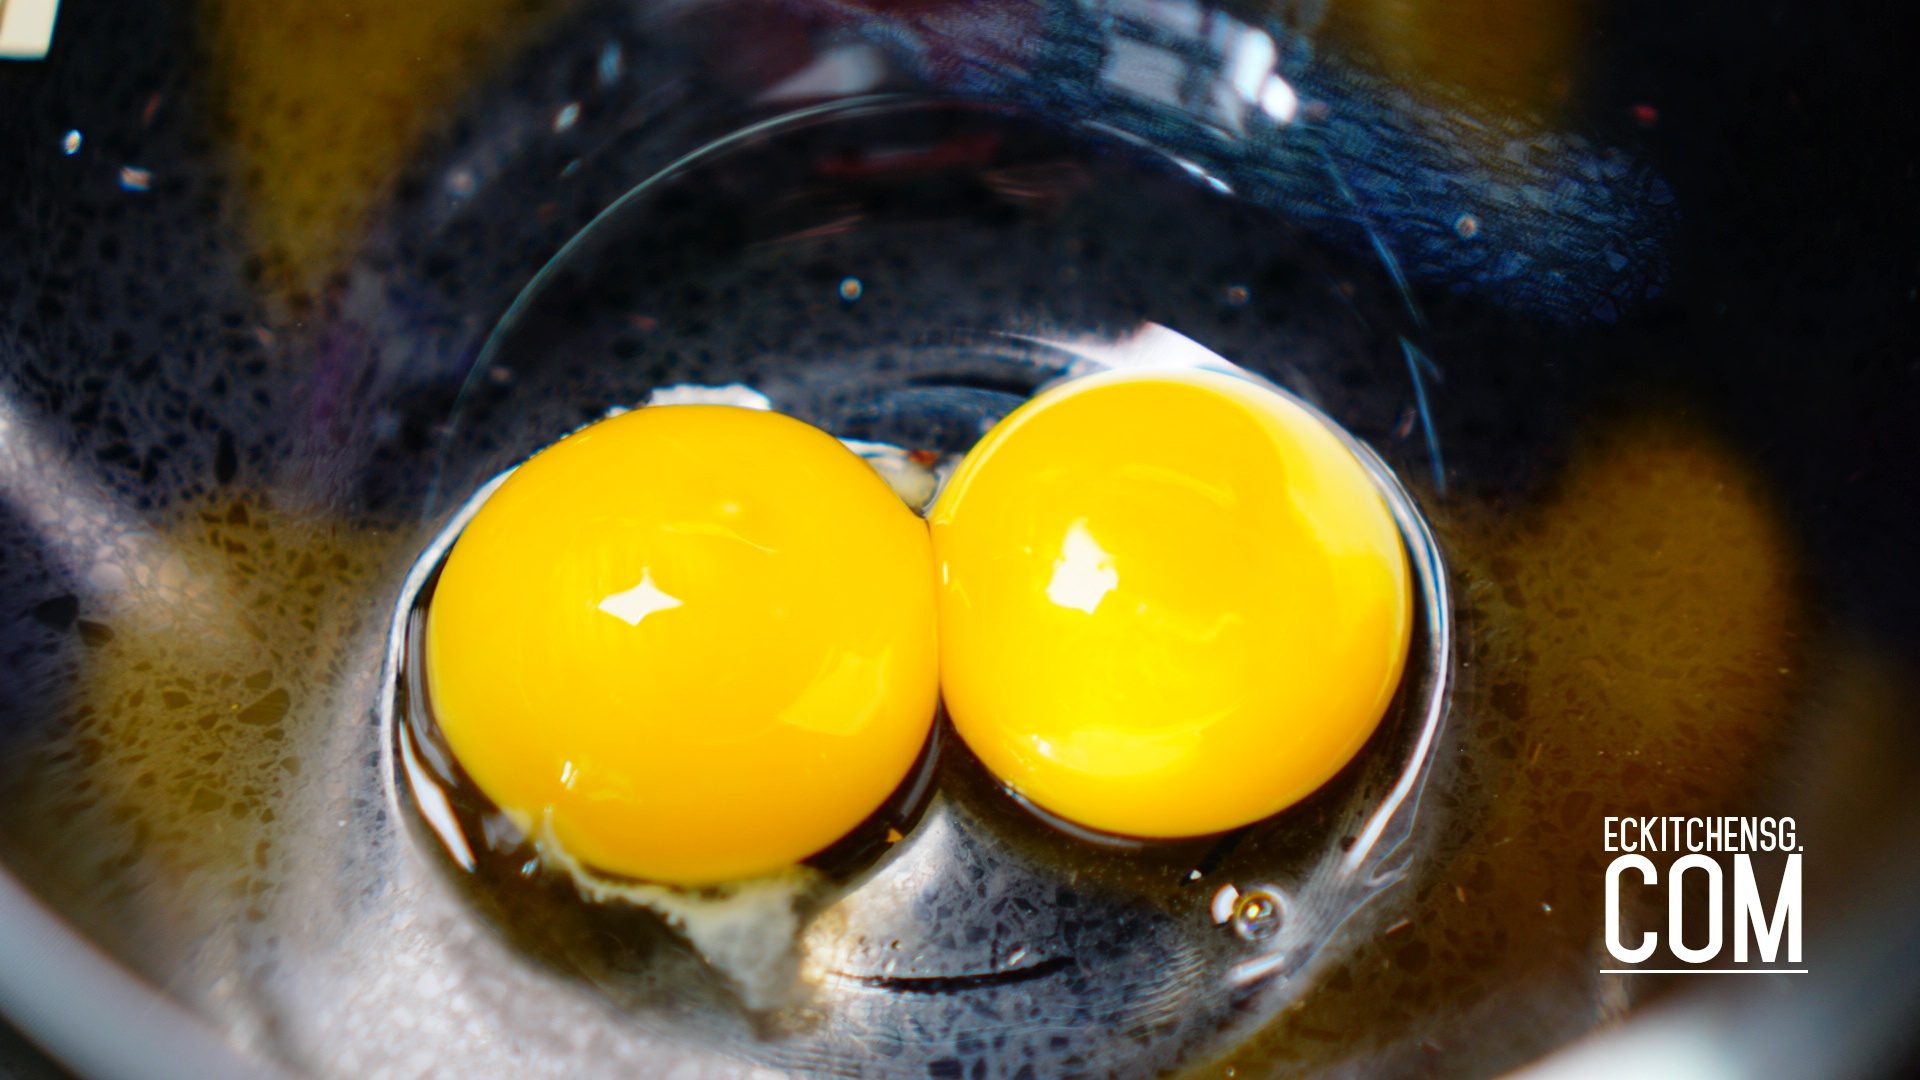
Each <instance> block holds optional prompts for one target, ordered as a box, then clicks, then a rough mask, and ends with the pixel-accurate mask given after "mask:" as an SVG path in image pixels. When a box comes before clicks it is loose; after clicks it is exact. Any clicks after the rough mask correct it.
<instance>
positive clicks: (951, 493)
mask: <svg viewBox="0 0 1920 1080" xmlns="http://www.w3.org/2000/svg"><path fill="white" fill-rule="evenodd" d="M930 521H931V524H932V534H933V546H934V556H935V559H936V560H937V562H938V564H939V572H940V587H939V620H940V663H941V683H942V691H943V693H944V695H945V699H946V704H947V709H948V711H949V713H950V714H951V715H952V717H953V721H954V724H955V726H956V727H957V728H958V729H959V732H960V735H961V736H962V737H963V738H964V739H965V740H966V743H967V745H968V746H969V747H971V748H972V749H973V751H974V752H975V754H977V755H978V756H979V757H980V759H981V760H982V761H983V762H984V763H985V764H986V766H987V767H988V768H989V769H991V770H992V771H993V772H994V773H995V775H997V776H998V777H1000V779H1001V780H1002V781H1003V782H1005V783H1006V784H1007V785H1008V786H1009V787H1010V788H1011V789H1012V790H1013V791H1015V792H1016V793H1017V794H1019V795H1021V796H1022V797H1024V798H1026V799H1028V800H1030V801H1031V802H1033V803H1035V804H1037V805H1038V806H1039V807H1040V808H1042V809H1043V810H1046V811H1049V812H1051V813H1053V814H1055V815H1058V816H1059V817H1062V818H1065V819H1067V820H1069V821H1072V822H1076V823H1078V824H1080V825H1083V826H1087V827H1090V828H1093V829H1096V830H1102V831H1105V832H1109V833H1118V834H1124V835H1131V836H1139V837H1179V836H1193V835H1200V834H1204V833H1210V832H1217V831H1220V830H1224V829H1230V828H1234V827H1236V826H1240V825H1244V824H1247V823H1249V822H1252V821H1256V820H1258V819H1260V818H1263V817H1266V816H1267V815H1269V814H1272V813H1275V812H1276V811H1279V810H1281V809H1283V808H1285V807H1287V806H1288V805H1290V804H1292V803H1294V802H1296V801H1298V800H1299V799H1301V798H1303V797H1304V796H1306V795H1307V794H1309V793H1310V792H1312V791H1313V790H1314V789H1315V788H1317V787H1319V786H1320V785H1321V784H1323V783H1324V782H1326V781H1327V780H1328V779H1329V778H1330V777H1332V776H1333V775H1334V773H1336V772H1338V771H1339V770H1340V768H1341V767H1342V766H1343V765H1345V764H1346V763H1347V761H1348V760H1350V759H1351V758H1352V757H1353V755H1354V754H1355V753H1356V752H1357V751H1358V750H1359V749H1360V746H1361V744H1362V743H1364V742H1365V741H1366V739H1367V737H1368V735H1370V734H1371V733H1372V731H1373V729H1374V727H1375V726H1376V725H1377V724H1378V723H1379V721H1380V717H1381V715H1382V713H1383V712H1384V711H1385V710H1386V708H1387V706H1388V704H1389V702H1390V701H1391V699H1392V697H1393V694H1394V692H1395V689H1396V687H1397V685H1398V683H1399V679H1400V671H1401V667H1402V665H1403V664H1404V662H1405V658H1406V652H1407V642H1408V633H1409V628H1410V622H1411V618H1412V614H1411V598H1410V592H1409V584H1408V568H1407V561H1406V554H1405V551H1404V548H1403V547H1402V543H1401V537H1400V533H1399V530H1398V528H1397V527H1396V525H1395V523H1394V520H1393V517H1392V515H1391V513H1390V512H1389V510H1388V508H1387V506H1386V503H1385V501H1384V500H1383V498H1382V496H1381V495H1380V493H1379V490H1378V489H1377V488H1376V487H1375V485H1374V483H1373V481H1372V479H1371V478H1370V477H1369V475H1368V473H1367V471H1366V469H1365V467H1364V466H1362V465H1361V463H1360V461H1359V460H1358V459H1357V458H1356V457H1355V456H1354V454H1353V453H1352V452H1351V451H1350V450H1349V449H1348V448H1347V446H1346V445H1345V444H1344V443H1342V441H1341V440H1340V438H1339V437H1338V436H1336V435H1335V434H1334V433H1333V431H1332V430H1330V429H1329V428H1328V427H1327V425H1326V424H1325V423H1324V422H1322V421H1321V420H1320V419H1318V418H1317V417H1315V416H1314V415H1313V414H1312V413H1310V412H1309V411H1307V410H1306V409H1304V408H1302V407H1301V406H1299V405H1297V404H1295V403H1294V402H1292V401H1291V400H1289V399H1287V398H1285V397H1282V396H1281V395H1279V394H1276V393H1273V392H1271V391H1269V390H1266V389H1264V388H1262V387H1260V386H1258V385H1257V384H1255V383H1252V382H1250V381H1248V380H1245V379H1240V378H1236V377H1233V376H1230V375H1224V374H1215V373H1210V372H1197V371H1196V372H1181V373H1174V374H1164V373H1154V374H1139V373H1113V374H1107V375H1100V376H1093V377H1089V378H1085V379H1080V380H1077V381H1075V382H1072V383H1068V384H1066V385H1064V386H1062V387H1060V388H1057V389H1055V390H1052V391H1049V392H1046V393H1043V394H1041V395H1040V396H1038V397H1036V398H1034V399H1033V400H1032V401H1030V402H1028V403H1027V404H1026V405H1024V406H1022V407H1021V408H1019V409H1017V410H1015V411H1014V412H1013V413H1012V414H1011V415H1009V416H1008V417H1007V418H1006V419H1005V420H1004V421H1002V422H1001V423H1000V424H999V425H998V426H997V427H995V428H994V429H993V430H992V431H991V432H989V433H988V435H987V437H986V438H985V439H984V440H982V442H981V443H980V444H979V445H978V446H977V447H975V449H974V450H973V451H972V452H971V453H970V454H968V455H967V457H966V459H965V460H964V461H963V462H962V463H961V465H960V467H959V468H958V470H956V472H955V474H954V476H953V478H952V479H951V481H950V482H949V484H948V486H947V488H946V490H945V491H944V492H943V493H942V494H941V497H940V499H939V501H938V502H937V503H936V504H935V506H934V509H933V512H932V515H931V517H930Z"/></svg>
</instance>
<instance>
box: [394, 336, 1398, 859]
mask: <svg viewBox="0 0 1920 1080" xmlns="http://www.w3.org/2000/svg"><path fill="white" fill-rule="evenodd" d="M1410 620H1411V597H1410V589H1409V584H1408V570H1407V564H1406V557H1405V554H1404V551H1403V549H1402V547H1401V542H1400V534H1399V531H1398V529H1397V527H1396V526H1395V523H1394V521H1393V519H1392V517H1391V515H1390V514H1389V512H1388V510H1387V508H1386V505H1385V503H1384V501H1383V500H1382V499H1381V496H1380V495H1379V493H1378V490H1377V488H1376V487H1375V485H1374V483H1373V482H1372V480H1371V478H1370V477H1369V476H1368V475H1367V474H1366V471H1365V469H1364V467H1363V466H1362V465H1361V464H1360V462H1359V461H1358V460H1357V459H1356V458H1355V457H1354V455H1353V453H1352V452H1351V451H1350V450H1349V449H1348V448H1347V447H1346V446H1345V445H1344V444H1343V443H1342V442H1341V440H1340V438H1339V437H1338V436H1337V435H1335V434H1334V433H1333V432H1332V431H1331V430H1330V429H1329V428H1328V427H1327V426H1326V425H1325V424H1324V423H1323V422H1321V421H1320V420H1319V419H1317V418H1316V417H1314V416H1313V415H1311V414H1310V413H1308V412H1307V411H1306V410H1305V409H1303V408H1301V407H1300V406H1298V405H1296V404H1294V403H1293V402H1291V401H1290V400H1288V399H1286V398H1284V397H1281V396H1280V395H1277V394H1274V393H1271V392H1270V391H1267V390H1265V389H1262V388H1260V387H1258V386H1257V385H1255V384H1253V383H1251V382H1248V381H1246V380H1244V379H1239V378H1236V377H1233V376H1228V375H1218V374H1213V373H1207V372H1181V373H1173V374H1169V373H1154V374H1151V375H1144V374H1126V373H1114V374H1109V375H1101V376H1093V377H1089V378H1084V379H1080V380H1076V381H1074V382H1072V383H1068V384H1066V385H1064V386H1062V387H1060V388H1057V389H1055V390H1052V391H1048V392H1046V393H1043V394H1041V395H1039V396H1037V397H1036V398H1034V399H1033V400H1032V401H1030V402H1028V403H1027V404H1026V405H1024V406H1022V407H1021V408H1020V409H1018V410H1016V411H1015V412H1014V413H1012V414H1011V415H1010V416H1008V417H1007V418H1006V419H1005V420H1004V421H1002V422H1001V423H1000V424H999V425H998V426H996V427H995V428H994V429H993V431H991V432H990V433H988V435H987V436H986V438H985V439H984V440H982V442H981V443H980V444H979V445H978V446H976V447H975V448H974V449H973V450H972V451H971V452H970V453H969V454H968V455H967V457H966V458H965V460H964V461H963V462H962V463H961V465H960V466H959V468H958V469H957V470H956V472H955V473H954V475H953V477H952V478H951V479H950V481H949V482H948V485H947V488H946V490H945V491H944V492H943V493H942V495H941V497H940V499H939V501H938V502H937V503H936V504H935V506H934V508H933V510H932V512H931V513H930V514H929V516H928V519H927V520H926V521H924V522H923V521H922V520H921V519H920V518H919V517H918V516H917V515H915V514H914V513H913V512H912V511H911V510H909V509H908V508H907V507H906V506H905V504H904V503H902V502H901V501H900V499H899V498H898V497H897V496H896V495H895V494H894V493H893V492H892V490H891V489H890V488H888V487H887V485H886V484H885V482H884V481H882V480H881V479H880V477H879V476H878V475H877V474H876V473H874V472H873V471H872V469H871V468H869V467H868V466H867V464H866V463H865V462H863V461H861V460H860V459H859V458H858V457H856V456H855V455H854V454H853V453H852V452H851V451H849V450H847V449H846V448H845V447H843V446H841V445H840V444H839V443H838V442H837V441H835V440H834V439H833V438H832V437H831V436H829V435H827V434H825V433H824V432H821V431H819V430H817V429H815V428H812V427H810V426H808V425H806V424H804V423H802V422H800V421H798V420H794V419H791V418H788V417H785V416H781V415H779V414H777V413H770V412H760V411H755V410H746V409H736V408H728V407H724V406H698V405H690V406H655V407H649V408H645V409H640V410H636V411H634V412H630V413H626V414H622V415H620V416H618V417H615V418H613V419H609V420H605V421H602V422H600V423H598V424H595V425H593V426H591V427H589V428H586V429H584V430H582V431H580V432H578V433H576V434H574V435H572V436H570V437H568V438H566V439H564V440H562V441H561V442H559V443H557V444H555V445H554V446H552V447H550V448H548V449H547V450H545V451H543V452H541V453H540V454H538V455H536V456H535V457H534V458H533V459H532V460H530V461H528V462H527V463H526V464H525V465H523V466H521V467H520V469H518V470H517V471H515V472H514V473H513V475H511V476H510V477H508V478H507V480H506V481H505V482H504V483H503V484H502V485H501V486H500V488H499V489H498V490H497V491H496V492H495V493H494V494H493V495H492V497H490V498H489V499H488V500H487V502H486V503H485V505H483V506H482V507H481V508H480V510H479V511H478V513H477V514H476V515H475V516H474V518H473V520H472V521H471V523H469V524H468V526H467V527H466V529H465V531H464V532H463V533H462V534H461V536H460V539H459V540H458V542H457V543H456V544H455V545H454V548H453V551H452V553H451V555H450V556H449V557H448V559H447V562H446V565H445V567H444V569H443V571H442V573H441V576H440V579H439V581H438V583H437V585H436V588H435V591H434V594H433V597H432V603H431V608H430V611H429V615H428V619H427V631H426V633H427V641H426V662H427V668H428V671H427V676H428V688H429V693H430V696H431V703H432V710H433V714H434V717H435V721H436V723H437V724H438V726H439V728H440V731H441V733H442V735H443V736H444V738H445V739H446V741H447V743H448V745H449V747H450V748H451V749H452V751H453V753H454V755H455V757H456V758H457V759H458V760H459V762H460V763H461V765H462V766H463V767H464V769H465V770H466V772H467V773H468V775H469V776H471V777H472V779H473V781H474V782H475V783H476V784H477V785H478V786H479V788H480V789H481V791H482V792H484V793H485V794H486V795H487V796H488V798H490V799H492V800H493V801H494V802H495V803H496V804H497V805H498V806H499V807H500V808H501V809H502V810H503V811H504V812H506V813H507V814H508V815H509V816H511V817H513V818H514V819H515V820H516V821H517V822H519V823H520V825H521V826H522V827H523V828H526V829H529V830H532V831H535V832H536V833H539V832H544V833H545V834H547V835H549V836H551V838H552V840H553V842H555V843H557V844H559V845H560V847H561V848H562V849H563V850H564V851H565V852H567V853H568V854H569V855H570V856H572V857H574V858H576V859H578V860H580V861H581V862H584V863H586V864H588V865H591V866H593V867H595V868H597V869H600V870H603V871H607V872H611V873H616V874H622V875H627V876H632V877H639V878H646V879H651V880H657V881H667V882H674V883H679V884H688V885H699V884H709V883H714V882H719V881H724V880H728V879H733V878H739V877H745V876H750V875H753V874H757V873H762V872H767V871H771V870H774V869H778V868H779V867H782V866H786V865H789V864H792V863H794V862H797V861H799V860H801V859H804V858H806V857H807V856H809V855H811V854H813V853H815V852H817V851H819V850H820V849H822V848H824V847H826V846H828V845H829V844H831V843H833V842H834V841H835V840H837V839H839V838H840V837H841V836H844V835H845V834H846V833H847V832H849V831H850V830H851V829H852V828H853V827H854V826H855V825H857V824H858V823H859V822H860V821H861V820H862V819H864V818H865V817H867V816H868V815H870V814H871V813H872V812H873V811H874V810H875V809H877V808H878V807H879V806H880V804H881V803H882V802H883V801H884V800H885V799H886V798H887V796H888V795H889V794H890V793H891V792H892V791H893V790H894V789H895V788H896V787H897V786H898V785H899V783H900V782H901V780H902V779H903V778H904V777H905V775H906V773H907V771H908V770H909V769H910V768H911V767H912V764H913V762H914V760H915V759H916V758H917V756H918V754H919V752H920V750H921V748H922V746H923V745H924V743H925V740H926V738H927V734H928V731H929V728H930V726H931V724H932V721H933V717H934V713H935V708H936V699H937V698H939V697H940V696H942V695H944V698H945V701H946V705H947V709H948V712H949V714H950V715H951V717H952V719H953V722H954V725H955V727H956V728H957V729H958V730H959V733H960V735H961V736H962V737H963V738H964V739H965V740H966V742H967V744H968V746H969V747H971V748H972V750H973V751H974V753H975V754H976V755H978V756H979V758H980V759H981V760H982V761H983V762H984V763H985V764H986V765H987V767H988V768H989V769H991V770H992V771H993V772H994V773H995V774H996V775H997V776H998V777H999V778H1000V779H1001V780H1002V781H1003V782H1004V783H1006V784H1007V785H1008V786H1009V787H1010V788H1011V789H1012V790H1013V791H1014V792H1016V793H1017V794H1018V795H1020V796H1021V797H1023V798H1025V799H1027V800H1029V801H1031V802H1032V803H1034V804H1036V805H1038V806H1039V807H1041V808H1042V809H1044V810H1046V811H1048V812H1051V813H1053V814H1055V815H1058V816H1059V817H1061V818H1064V819H1067V820H1069V821H1072V822H1075V823H1078V824H1080V825H1083V826H1087V827H1090V828H1093V829H1096V830H1101V831H1106V832H1112V833H1119V834H1126V835H1133V836H1141V837H1178V836H1192V835H1198V834H1203V833H1208V832H1216V831H1219V830H1223V829H1229V828H1233V827H1236V826H1239V825H1243V824H1246V823H1248V822H1252V821H1256V820H1258V819H1260V818H1263V817H1266V816H1268V815H1270V814H1272V813H1274V812H1276V811H1279V810H1281V809H1283V808H1285V807H1286V806H1288V805H1290V804H1292V803H1294V802H1296V801H1298V800H1299V799H1300V798H1302V797H1304V796H1305V795H1307V794H1308V793H1310V792H1311V791H1313V790H1314V789H1315V788H1317V787H1319V786H1320V785H1321V784H1322V783H1324V782H1325V781H1326V780H1327V779H1328V778H1330V777H1331V776H1332V775H1333V774H1334V773H1335V772H1337V771H1339V769H1340V768H1341V767H1342V766H1343V765H1345V764H1346V762H1347V761H1348V760H1350V759H1351V758H1352V757H1353V755H1354V754H1355V753H1356V752H1357V751H1358V750H1359V748H1360V746H1361V744H1362V743H1364V742H1365V741H1366V738H1367V736H1368V735H1369V734H1371V732H1372V731H1373V728H1374V726H1375V725H1376V724H1377V723H1378V722H1379V719H1380V717H1381V715H1382V713H1383V712H1384V711H1385V709H1386V707H1387V704H1388V702H1389V701H1390V699H1391V697H1392V695H1393V693H1394V691H1395V688H1396V686H1397V685H1398V682H1399V676H1400V670H1401V666H1402V664H1403V662H1404V659H1405V656H1406V650H1407V639H1408V633H1409V624H1410Z"/></svg>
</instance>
